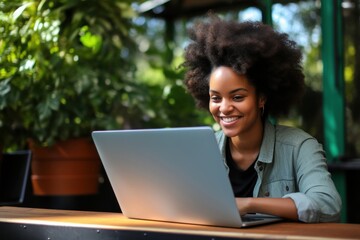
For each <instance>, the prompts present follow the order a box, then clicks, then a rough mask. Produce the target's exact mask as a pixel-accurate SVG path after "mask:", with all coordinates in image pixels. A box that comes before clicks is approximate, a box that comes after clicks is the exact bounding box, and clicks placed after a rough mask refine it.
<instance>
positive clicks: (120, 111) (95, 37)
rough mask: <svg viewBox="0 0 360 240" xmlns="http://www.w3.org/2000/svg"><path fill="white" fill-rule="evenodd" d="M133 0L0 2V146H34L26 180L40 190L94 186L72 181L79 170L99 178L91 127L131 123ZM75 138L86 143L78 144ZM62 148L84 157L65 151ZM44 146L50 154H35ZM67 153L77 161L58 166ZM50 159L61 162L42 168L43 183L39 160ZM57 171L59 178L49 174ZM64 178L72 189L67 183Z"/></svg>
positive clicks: (137, 101)
mask: <svg viewBox="0 0 360 240" xmlns="http://www.w3.org/2000/svg"><path fill="white" fill-rule="evenodd" d="M132 2H133V1H124V0H102V1H95V0H88V1H83V0H64V1H50V0H42V1H40V0H38V1H31V2H27V1H19V0H18V1H13V0H5V1H3V3H2V4H0V8H1V12H2V13H1V14H2V17H1V19H0V21H1V26H2V28H3V33H2V38H1V39H0V60H1V67H0V95H1V98H0V135H1V139H0V145H3V146H4V147H5V149H9V150H16V149H19V148H25V147H30V148H31V149H32V151H33V161H32V173H33V176H32V182H33V187H35V188H37V187H39V189H40V190H39V191H38V192H35V194H40V195H47V194H51V195H57V194H90V193H94V191H96V187H95V188H94V187H89V188H87V187H84V186H80V185H77V184H74V183H75V182H77V183H78V182H79V181H80V180H79V177H78V176H75V175H76V174H78V173H79V174H81V175H82V176H84V179H82V181H83V182H84V183H86V182H94V183H96V182H97V177H98V175H97V174H98V173H99V170H98V169H99V166H100V162H99V159H98V155H97V153H96V150H95V148H94V144H93V143H92V142H91V139H90V134H91V132H92V131H93V130H96V129H114V128H123V127H131V125H132V124H136V123H137V122H138V121H139V120H137V119H139V114H140V113H142V112H143V109H144V108H145V103H144V102H145V101H146V99H144V97H142V96H145V95H146V94H145V92H144V89H143V88H142V87H140V86H139V85H138V84H136V82H134V80H133V76H134V73H135V67H134V66H135V65H134V57H133V56H134V55H135V54H134V53H135V50H136V47H135V44H134V42H133V41H132V40H133V39H132V37H131V35H130V33H131V32H130V29H131V18H132V17H133V16H134V14H135V13H134V11H133V10H132V7H131V3H132ZM69 139H71V142H70V143H68V142H66V141H67V140H69ZM74 139H75V140H74ZM79 139H85V142H82V143H81V145H80V147H76V146H75V145H74V144H75V142H79ZM65 147H70V148H71V149H72V150H80V153H85V156H80V155H79V154H80V153H75V154H74V153H67V152H65V150H64V149H65ZM54 150H55V152H57V153H61V155H60V157H59V156H57V155H54ZM47 152H50V155H52V159H51V160H46V159H43V157H39V156H38V154H40V153H47ZM86 155H87V156H86ZM66 156H67V157H68V158H67V159H66ZM64 159H65V160H64ZM71 159H72V160H74V159H77V160H78V162H77V163H74V164H72V165H70V166H64V164H65V163H67V162H69V161H70V160H71ZM85 159H92V160H90V162H91V163H90V166H89V167H87V166H82V165H81V166H80V163H81V162H87V161H85ZM43 160H45V163H44V162H42V161H43ZM55 160H60V161H62V162H60V163H57V165H56V166H55V167H49V168H50V169H51V168H52V169H55V170H56V172H55V173H49V172H46V173H45V175H46V176H45V177H42V178H43V179H44V180H45V182H44V183H40V182H39V181H38V180H40V179H41V177H40V174H41V173H44V172H45V171H48V170H43V169H42V167H44V166H48V165H49V164H50V163H52V162H54V163H55V162H56V161H55ZM88 162H89V161H88ZM76 166H80V170H75V167H76ZM36 170H40V172H39V173H35V171H36ZM85 170H90V173H88V172H85ZM58 173H60V175H62V176H63V178H62V179H61V180H52V179H51V177H53V176H55V175H57V174H58ZM90 175H91V176H90ZM66 177H68V179H66ZM70 178H71V179H70ZM90 178H91V179H90ZM68 180H69V181H68ZM49 183H56V184H57V185H55V186H54V185H49ZM63 183H64V184H65V185H67V186H75V187H76V188H75V190H74V189H73V190H65V189H63V187H64V186H63V185H62V184H63ZM47 185H49V186H47ZM44 189H48V190H50V192H45V190H44ZM34 190H35V189H34ZM56 190H59V191H56ZM36 191H37V190H36Z"/></svg>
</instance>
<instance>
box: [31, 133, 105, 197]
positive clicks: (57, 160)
mask: <svg viewBox="0 0 360 240" xmlns="http://www.w3.org/2000/svg"><path fill="white" fill-rule="evenodd" d="M29 147H30V150H31V151H32V162H31V171H32V175H31V182H32V186H33V191H34V194H35V195H87V194H96V193H97V191H98V185H99V174H100V166H101V164H100V158H99V155H98V153H97V151H96V148H95V145H94V143H93V142H92V141H91V140H90V139H70V140H67V141H62V142H58V143H56V144H55V145H53V146H51V147H41V146H37V145H36V144H35V143H34V142H33V141H31V140H30V141H29Z"/></svg>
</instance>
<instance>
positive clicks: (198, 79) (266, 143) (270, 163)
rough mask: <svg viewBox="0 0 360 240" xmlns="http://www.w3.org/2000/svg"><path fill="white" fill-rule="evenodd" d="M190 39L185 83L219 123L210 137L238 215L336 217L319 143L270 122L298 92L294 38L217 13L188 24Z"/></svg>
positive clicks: (335, 196) (299, 77)
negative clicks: (226, 174)
mask: <svg viewBox="0 0 360 240" xmlns="http://www.w3.org/2000/svg"><path fill="white" fill-rule="evenodd" d="M190 38H191V40H192V42H190V44H189V45H188V47H187V48H186V51H185V62H184V66H185V67H186V68H187V74H186V77H185V84H186V86H187V88H188V90H189V92H190V93H191V94H192V95H193V96H194V98H195V100H196V101H197V103H198V105H199V106H200V107H202V108H206V109H209V110H210V113H211V114H212V116H213V117H214V119H215V120H216V122H217V123H218V124H219V125H220V126H221V131H218V132H217V133H216V136H217V140H218V143H219V147H220V149H221V151H222V154H223V157H224V161H225V166H226V167H227V169H228V171H229V178H230V181H231V184H232V187H233V190H234V194H235V196H236V202H237V205H238V208H239V211H240V213H241V214H246V213H252V212H257V213H264V214H272V215H277V216H280V217H283V218H286V219H291V220H298V221H303V222H334V221H338V220H339V216H340V209H341V200H340V197H339V194H338V192H337V191H336V188H335V186H334V183H333V181H332V180H331V176H330V173H329V172H328V170H327V164H326V158H325V154H324V151H323V148H322V146H321V144H319V143H318V141H317V140H316V139H315V138H313V137H312V136H310V135H309V134H307V133H305V132H304V131H302V130H300V129H297V128H292V127H285V126H280V125H273V124H271V123H270V122H269V121H268V115H271V116H274V117H276V116H279V115H281V114H286V113H288V111H289V110H290V107H291V106H292V104H294V103H296V102H297V101H299V99H300V97H301V96H302V93H303V89H304V74H303V72H302V67H301V51H300V50H299V48H298V47H297V46H296V43H295V42H293V41H291V40H290V39H289V38H288V36H287V35H286V34H282V33H278V32H276V31H274V30H273V29H272V28H271V27H270V26H267V25H264V24H262V23H260V22H244V23H238V22H234V21H224V20H221V19H219V18H217V17H215V16H212V18H211V19H210V21H208V22H203V23H198V24H196V25H195V26H194V27H193V28H192V29H190Z"/></svg>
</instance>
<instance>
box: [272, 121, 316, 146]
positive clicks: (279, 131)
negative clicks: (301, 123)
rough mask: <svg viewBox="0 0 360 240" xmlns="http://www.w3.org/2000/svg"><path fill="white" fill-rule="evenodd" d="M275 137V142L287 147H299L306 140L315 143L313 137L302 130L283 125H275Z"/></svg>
mask: <svg viewBox="0 0 360 240" xmlns="http://www.w3.org/2000/svg"><path fill="white" fill-rule="evenodd" d="M275 136H276V141H277V142H280V143H283V144H289V145H299V144H301V143H303V142H305V141H307V140H315V141H316V139H315V138H314V137H313V136H311V135H310V134H309V133H307V132H305V131H304V130H302V129H300V128H296V127H290V126H284V125H275Z"/></svg>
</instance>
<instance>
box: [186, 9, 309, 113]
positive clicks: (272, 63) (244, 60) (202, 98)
mask: <svg viewBox="0 0 360 240" xmlns="http://www.w3.org/2000/svg"><path fill="white" fill-rule="evenodd" d="M189 36H190V39H191V40H192V41H191V42H190V44H189V45H188V46H187V47H186V48H185V61H184V63H183V64H182V65H183V66H184V67H185V68H186V70H187V72H186V75H185V85H186V87H187V89H188V91H189V92H190V93H191V95H192V96H193V97H194V99H195V100H196V102H197V105H198V106H199V107H201V108H205V109H208V106H209V78H210V74H211V72H212V70H213V69H214V68H217V67H219V66H227V67H231V68H232V69H233V70H234V71H235V72H237V73H239V74H244V75H246V76H247V78H248V79H249V81H250V83H251V84H253V86H254V87H255V89H256V91H257V93H258V94H259V93H260V94H264V95H265V96H266V98H267V101H266V105H265V113H266V115H268V114H270V115H271V116H274V117H275V116H279V115H283V114H287V113H288V112H289V110H290V108H291V106H292V105H293V104H294V103H297V102H298V100H300V98H301V97H302V95H303V92H304V88H305V86H304V85H305V84H304V74H303V69H302V65H301V60H302V54H301V51H300V48H299V47H298V46H297V44H296V43H295V42H294V41H292V40H290V39H289V37H288V35H287V34H285V33H279V32H277V31H275V30H274V29H273V28H272V27H270V26H268V25H266V24H263V23H261V22H251V21H246V22H242V23H240V22H236V21H225V20H222V19H220V18H219V17H217V16H210V18H209V21H203V22H199V23H197V24H195V25H194V26H193V28H191V29H189Z"/></svg>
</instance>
